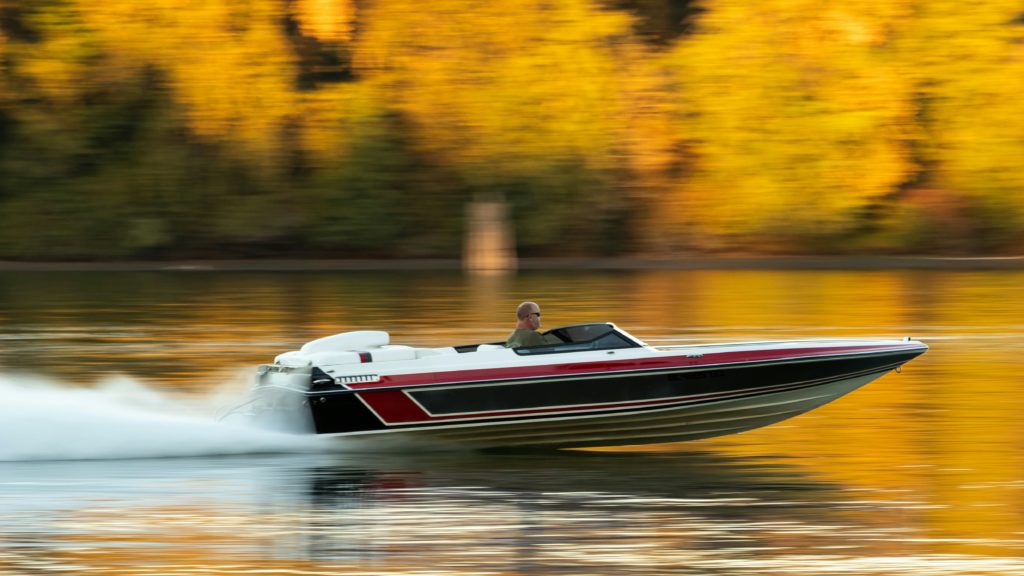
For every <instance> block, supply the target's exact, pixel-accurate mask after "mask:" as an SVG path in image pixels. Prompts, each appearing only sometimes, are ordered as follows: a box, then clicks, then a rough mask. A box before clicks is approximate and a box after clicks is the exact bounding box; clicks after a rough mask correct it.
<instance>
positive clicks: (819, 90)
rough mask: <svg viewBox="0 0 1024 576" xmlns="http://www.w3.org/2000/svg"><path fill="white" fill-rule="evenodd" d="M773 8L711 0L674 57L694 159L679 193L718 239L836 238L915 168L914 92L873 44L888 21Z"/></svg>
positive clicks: (782, 5) (841, 8)
mask: <svg viewBox="0 0 1024 576" xmlns="http://www.w3.org/2000/svg"><path fill="white" fill-rule="evenodd" d="M772 4H773V5H772V6H769V7H766V6H764V5H761V4H758V5H757V6H753V5H750V4H749V3H738V2H722V3H720V4H719V3H715V4H714V5H712V6H710V9H711V12H710V13H709V15H708V17H707V20H706V21H704V22H702V24H703V26H702V28H701V29H702V30H703V31H704V32H703V33H700V34H698V35H697V36H695V37H693V38H691V39H688V40H684V41H683V42H681V43H680V45H679V46H678V48H677V49H676V51H675V53H674V54H673V57H672V60H671V62H670V66H671V68H672V70H673V72H674V73H675V74H676V77H677V78H678V81H679V83H680V85H681V86H682V89H681V96H682V98H683V102H682V103H681V108H682V109H683V110H684V111H685V115H684V118H685V120H683V121H682V122H681V123H680V131H681V132H683V133H684V134H685V135H686V136H688V137H689V138H691V144H690V148H691V150H693V151H694V152H695V154H696V156H697V158H696V161H695V165H696V173H695V174H693V177H692V178H690V179H689V180H688V181H687V182H686V183H684V184H683V185H682V186H680V188H679V191H678V194H679V195H680V197H681V198H682V199H683V201H684V203H685V204H686V205H687V206H688V208H689V209H690V210H691V214H692V215H694V216H696V219H697V220H698V221H699V222H701V223H702V224H703V225H704V226H705V228H704V230H705V231H706V232H709V233H712V234H721V235H736V234H739V235H745V236H748V237H751V238H753V237H757V236H758V235H765V234H770V235H774V236H776V237H785V236H787V235H792V236H796V237H800V236H815V235H818V234H824V233H828V234H836V233H841V232H842V231H843V230H844V229H845V228H847V227H850V226H856V225H858V220H857V218H858V211H860V210H862V209H863V208H864V207H865V206H867V205H868V204H870V203H872V202H874V201H875V200H876V199H877V198H879V197H881V196H883V195H885V194H887V193H889V192H890V191H891V190H892V189H893V188H894V187H895V186H898V185H899V184H900V182H902V181H904V180H905V179H906V178H907V177H908V175H909V174H910V173H911V172H912V171H913V167H912V165H911V164H910V162H909V159H908V158H909V153H908V151H907V149H906V136H905V128H906V127H908V126H910V124H911V123H912V121H913V118H912V113H913V108H912V105H911V98H912V95H913V94H912V86H911V85H910V84H909V83H908V82H906V81H904V80H903V79H902V78H901V77H900V76H899V74H898V73H896V72H895V71H893V70H890V69H887V67H886V62H885V59H884V55H880V54H879V53H878V52H877V50H876V49H875V48H874V46H873V45H874V44H875V43H876V41H875V35H874V33H872V32H871V31H872V30H878V29H883V28H884V24H885V23H884V22H868V21H866V20H864V16H863V15H858V16H856V17H854V16H850V14H852V13H854V12H855V11H854V10H852V9H851V8H852V7H851V6H845V5H844V4H843V3H840V4H839V5H833V6H831V7H830V8H829V9H827V10H825V11H824V12H823V11H822V10H820V9H811V8H809V7H804V6H801V3H800V2H774V3H772ZM838 32H843V33H842V34H840V33H838Z"/></svg>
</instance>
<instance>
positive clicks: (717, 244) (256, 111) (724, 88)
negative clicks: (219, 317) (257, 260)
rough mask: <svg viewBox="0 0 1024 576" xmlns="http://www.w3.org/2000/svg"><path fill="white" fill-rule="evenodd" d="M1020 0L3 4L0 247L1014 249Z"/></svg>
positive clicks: (158, 254)
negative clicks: (510, 234) (510, 227)
mask: <svg viewBox="0 0 1024 576" xmlns="http://www.w3.org/2000/svg"><path fill="white" fill-rule="evenodd" d="M1022 93H1024V8H1022V6H1021V4H1020V2H1019V0H982V1H980V2H976V3H972V4H970V5H965V4H964V3H962V2H952V1H949V0H891V1H887V2H877V1H870V0H838V1H836V2H830V3H824V4H823V3H820V2H812V1H810V0H764V1H761V2H741V1H739V0H707V1H705V2H702V3H699V4H698V3H696V2H687V1H686V0H620V1H603V2H600V1H596V0H594V1H591V0H556V1H553V2H551V1H541V0H508V1H506V2H476V1H469V0H436V1H433V2H426V3H424V2H416V1H412V0H366V1H359V2H355V1H353V0H245V1H239V0H147V1H146V2H137V1H134V0H104V1H103V2H94V1H86V0H20V1H19V0H0V257H3V258H31V259H53V258H75V259H91V258H173V257H233V256H292V257H301V256H331V257H382V256H384V257H388V256H390V257H394V256H400V257H427V256H457V255H458V254H459V253H460V243H461V238H462V230H463V222H462V216H463V214H464V212H465V209H464V206H465V204H466V202H467V201H469V200H471V199H473V198H495V197H503V198H504V199H506V200H507V201H509V202H510V204H511V206H512V212H513V214H514V217H515V229H516V237H517V242H518V245H519V249H520V253H521V254H524V255H563V256H564V255H621V254H663V255H669V256H672V255H685V254H694V253H765V252H776V253H782V252H784V253H808V252H814V253H911V252H912V253H928V252H941V253H957V254H960V253H963V254H981V253H1010V252H1019V251H1020V249H1021V247H1022V246H1024V162H1022V159H1024V113H1022V112H1024V106H1022V104H1021V101H1020V94H1022Z"/></svg>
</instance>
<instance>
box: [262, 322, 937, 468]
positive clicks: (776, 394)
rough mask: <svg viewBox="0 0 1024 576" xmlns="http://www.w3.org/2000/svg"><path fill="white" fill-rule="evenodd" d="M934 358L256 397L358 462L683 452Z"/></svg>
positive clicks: (531, 369) (474, 372)
mask: <svg viewBox="0 0 1024 576" xmlns="http://www.w3.org/2000/svg"><path fill="white" fill-rule="evenodd" d="M926 350H927V346H925V345H923V344H921V343H920V342H914V341H910V340H904V341H900V342H894V341H858V342H846V341H830V342H798V341H794V342H782V343H748V344H740V345H714V346H708V347H700V348H698V347H687V348H685V349H683V350H676V349H652V348H643V349H637V350H634V351H631V352H629V353H622V352H621V351H615V353H612V352H598V353H596V354H590V355H576V356H571V357H570V356H568V355H566V356H552V357H550V360H543V361H542V360H534V361H532V362H529V361H519V362H515V361H513V362H507V361H506V362H495V363H493V364H492V366H493V367H489V366H487V365H486V364H485V365H483V366H480V367H473V368H470V369H463V370H436V371H433V372H429V371H421V372H407V373H403V372H400V371H396V372H394V373H391V374H386V373H378V374H373V373H372V372H371V370H372V366H370V367H360V368H358V369H357V370H358V372H357V371H356V370H353V371H350V372H349V373H346V374H344V375H342V376H334V377H332V376H328V375H327V374H326V373H324V372H322V371H317V370H313V371H312V373H311V375H310V376H307V378H310V379H311V380H312V385H311V386H309V387H308V388H301V387H296V386H293V385H292V384H291V380H286V379H283V378H278V379H274V380H270V381H271V382H280V383H283V385H270V386H257V389H256V392H257V394H258V395H259V397H258V398H257V400H256V401H255V402H254V403H253V407H254V408H255V410H254V412H255V413H257V414H260V413H265V414H268V415H272V416H273V417H274V418H276V419H278V420H279V421H280V420H281V418H282V416H285V418H284V419H285V420H287V421H290V422H291V423H292V427H293V428H295V429H297V430H300V431H307V432H314V433H316V434H319V435H322V436H329V437H334V438H338V439H342V440H344V441H345V442H347V444H348V449H363V448H365V449H367V450H374V451H378V450H382V449H385V450H386V449H397V450H410V449H424V448H429V449H491V448H512V449H554V448H581V447H596V446H619V445H634V444H655V443H665V442H679V441H686V440H698V439H702V438H711V437H715V436H723V435H727V434H735V433H738V432H743V431H746V430H752V429H755V428H759V427H762V426H767V425H770V424H774V423H776V422H780V421H783V420H786V419H788V418H792V417H794V416H797V415H799V414H803V413H805V412H807V411H809V410H813V409H815V408H817V407H819V406H822V405H824V404H827V403H829V402H831V401H833V400H835V399H837V398H839V397H841V396H843V395H845V394H848V393H850V392H852V391H853V390H856V389H857V388H859V387H861V386H863V385H865V384H867V383H869V382H871V381H872V380H875V379H877V378H880V377H881V376H883V375H885V374H887V373H888V372H890V371H893V370H895V369H897V368H899V367H900V366H902V365H903V364H904V363H906V362H908V361H910V360H912V359H913V358H915V357H917V356H918V355H920V354H922V353H924V352H925V351H926ZM504 353H505V354H506V355H509V354H511V351H507V350H506V351H505V352H504ZM499 354H500V352H499ZM613 356H614V358H612V357H613ZM484 358H487V357H484ZM551 360H553V361H551ZM282 374H283V375H285V376H286V378H294V377H296V376H292V375H291V374H293V373H290V372H282Z"/></svg>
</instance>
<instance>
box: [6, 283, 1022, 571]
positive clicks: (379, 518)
mask: <svg viewBox="0 0 1024 576" xmlns="http://www.w3.org/2000/svg"><path fill="white" fill-rule="evenodd" d="M1021 286H1024V271H1019V270H989V271H970V270H915V271H900V270H878V271H821V270H817V271H811V270H804V271H786V270H759V271H735V270H730V271H713V270H689V271H664V270H662V271H629V272H622V271H619V272H589V271H570V272H565V273H554V272H531V273H520V274H518V275H513V276H493V277H467V276H463V275H461V274H459V273H455V272H424V271H420V272H390V273H377V272H373V273H371V272H329V273H327V272H322V273H320V272H317V273H314V272H281V273H257V272H231V273H228V272H181V271H179V272H116V273H111V272H3V273H0V461H2V462H0V574H26V575H35V574H54V573H60V574H102V575H177V574H188V575H195V574H298V575H304V574H309V575H322V574H467V575H468V574H474V575H476V574H759V575H763V574H808V575H817V574H843V575H850V574H855V575H860V574H878V575H883V574H914V575H919V574H1022V575H1024V389H1022V388H1024V379H1022V376H1021V374H1024V297H1022V296H1024V291H1022V290H1021ZM524 299H535V300H537V301H539V302H540V303H541V306H542V307H543V310H544V316H543V319H544V325H545V327H548V328H550V327H554V326H557V325H562V324H572V323H578V322H586V321H603V320H608V321H614V322H616V323H618V324H619V325H620V326H622V327H624V328H626V329H627V330H629V331H630V332H632V333H633V334H635V335H636V336H638V337H640V338H642V339H645V340H647V341H648V342H650V343H657V344H667V343H687V342H709V341H738V340H751V339H758V340H760V339H780V338H805V337H818V336H821V337H854V336H856V337H859V336H879V337H894V338H895V337H902V336H908V335H909V336H913V337H915V338H919V339H921V340H924V341H925V342H927V343H928V344H929V345H930V346H931V350H930V351H929V352H928V353H927V354H925V355H924V356H922V357H920V358H918V359H917V360H915V361H913V362H911V363H910V364H908V365H907V366H906V367H905V368H904V370H903V371H902V373H899V374H896V373H893V374H890V375H888V376H886V377H884V378H882V379H880V380H878V381H875V382H873V383H871V384H870V385H868V386H867V387H865V388H863V389H861V390H858V391H856V392H854V393H853V394H851V395H849V396H847V397H845V398H842V399H840V400H838V401H836V402H834V403H832V404H830V405H828V406H825V407H823V408H821V409H819V410H817V411H814V412H811V413H809V414H806V415H803V416H800V417H798V418H795V419H792V420H789V421H786V422H783V423H781V424H779V425H775V426H771V427H768V428H764V429H761V430H756V431H752V432H748V433H745V434H740V435H736V436H731V437H726V438H719V439H713V440H705V441H699V442H690V443H682V444H671V445H658V446H647V447H639V448H626V449H616V450H591V451H565V452H558V453H540V454H475V453H439V454H404V455H402V454H388V455H374V454H357V453H351V452H347V451H346V450H345V449H344V447H342V446H338V445H336V444H326V445H325V444H323V443H320V442H313V441H310V439H306V438H298V437H293V436H280V435H274V434H269V433H260V432H256V431H252V430H246V429H242V428H235V427H230V426H226V425H222V424H219V423H217V421H216V417H215V416H216V414H217V412H218V410H219V409H221V408H222V407H224V406H227V405H229V404H230V403H231V402H232V400H236V399H238V398H240V397H241V396H242V395H243V394H244V391H245V387H246V386H247V377H248V375H249V374H250V373H251V371H252V367H253V366H254V365H256V364H258V363H261V362H266V361H269V360H271V359H272V358H273V357H274V356H275V355H276V354H278V353H280V352H282V351H285V350H290V349H296V348H298V347H299V346H300V345H301V344H302V343H303V342H305V341H307V340H310V339H313V338H316V337H320V336H324V335H327V334H331V333H334V332H341V331H346V330H354V329H384V330H388V331H389V332H390V333H391V336H392V341H393V342H396V343H405V344H412V345H425V346H441V345H448V344H458V343H472V342H483V341H493V340H500V339H502V338H504V336H505V335H506V334H507V333H508V332H509V331H510V330H511V327H512V324H513V311H514V308H515V305H516V304H517V303H518V302H519V301H521V300H524Z"/></svg>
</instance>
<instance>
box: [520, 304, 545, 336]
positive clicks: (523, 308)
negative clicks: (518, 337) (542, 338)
mask: <svg viewBox="0 0 1024 576" xmlns="http://www.w3.org/2000/svg"><path fill="white" fill-rule="evenodd" d="M516 320H518V322H517V323H516V328H529V329H530V330H536V329H538V328H540V306H538V305H537V303H536V302H523V303H522V304H520V305H519V307H518V308H516Z"/></svg>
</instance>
